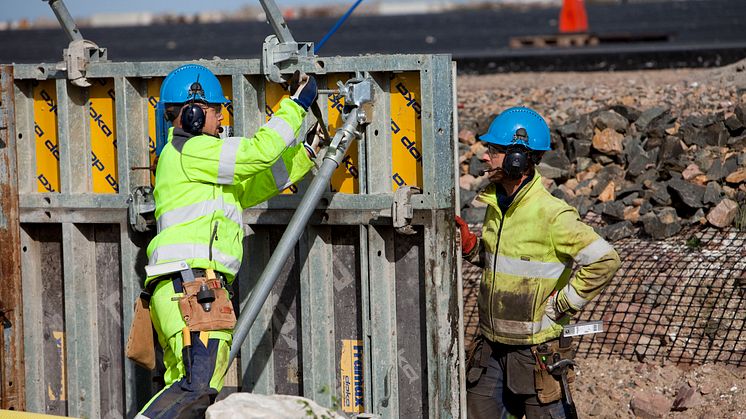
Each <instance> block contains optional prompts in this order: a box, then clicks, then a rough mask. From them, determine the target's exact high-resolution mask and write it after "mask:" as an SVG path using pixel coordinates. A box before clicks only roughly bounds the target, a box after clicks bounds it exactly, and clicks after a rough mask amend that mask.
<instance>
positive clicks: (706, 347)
mask: <svg viewBox="0 0 746 419" xmlns="http://www.w3.org/2000/svg"><path fill="white" fill-rule="evenodd" d="M614 247H615V248H616V249H617V251H618V252H619V254H620V256H621V259H622V266H621V268H620V269H619V271H618V272H617V274H616V275H615V276H614V278H613V280H612V282H611V283H610V285H609V286H608V287H607V288H606V290H604V292H603V293H602V294H601V295H600V296H598V297H597V298H596V299H595V300H594V301H592V302H591V303H590V304H589V305H588V306H586V308H585V309H584V310H583V311H582V312H581V314H580V316H579V318H578V319H577V320H578V321H588V320H603V321H604V330H605V332H604V333H598V334H595V335H586V336H582V337H581V338H579V339H578V356H579V357H598V358H600V357H608V358H612V357H618V358H624V359H637V360H640V361H643V360H644V361H653V360H663V359H666V360H669V361H671V362H675V363H681V364H692V363H697V364H699V363H705V362H708V363H726V364H730V365H736V366H746V329H745V327H744V326H746V324H745V323H746V232H743V231H738V230H737V229H735V228H731V229H726V230H718V229H715V228H711V227H703V226H694V227H689V228H686V229H684V230H683V231H682V232H680V233H679V234H677V235H676V236H675V237H671V238H669V239H666V240H663V241H653V240H647V239H641V238H637V237H635V238H627V239H622V240H619V241H617V242H615V243H614ZM463 266H464V269H463V278H464V298H465V306H464V308H465V310H464V314H465V317H466V318H465V325H466V342H467V348H468V347H469V344H470V342H471V340H472V339H473V336H474V334H475V333H476V332H477V329H478V322H479V319H478V311H477V296H478V293H479V280H480V278H481V270H480V269H479V268H476V267H474V266H472V265H470V264H469V263H464V265H463Z"/></svg>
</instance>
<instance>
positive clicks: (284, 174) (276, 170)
mask: <svg viewBox="0 0 746 419" xmlns="http://www.w3.org/2000/svg"><path fill="white" fill-rule="evenodd" d="M271 170H272V177H274V178H275V186H277V190H278V191H280V192H282V191H284V190H285V188H287V187H288V186H290V185H291V183H290V174H289V173H288V168H287V167H286V166H285V160H283V159H282V157H280V158H279V159H277V161H276V162H275V164H273V165H272V167H271Z"/></svg>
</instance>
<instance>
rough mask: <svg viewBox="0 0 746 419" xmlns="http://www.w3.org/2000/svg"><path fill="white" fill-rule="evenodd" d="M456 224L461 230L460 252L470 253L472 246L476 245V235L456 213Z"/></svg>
mask: <svg viewBox="0 0 746 419" xmlns="http://www.w3.org/2000/svg"><path fill="white" fill-rule="evenodd" d="M456 225H457V226H458V228H459V230H461V253H463V254H467V253H470V252H471V251H472V250H474V246H476V245H477V235H476V234H474V233H472V232H471V230H469V226H468V225H467V224H466V221H464V219H463V218H461V217H459V216H458V215H457V216H456Z"/></svg>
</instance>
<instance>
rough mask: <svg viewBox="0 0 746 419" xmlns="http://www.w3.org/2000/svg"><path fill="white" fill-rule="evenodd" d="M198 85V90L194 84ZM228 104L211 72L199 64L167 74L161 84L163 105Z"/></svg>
mask: <svg viewBox="0 0 746 419" xmlns="http://www.w3.org/2000/svg"><path fill="white" fill-rule="evenodd" d="M195 83H198V84H199V85H198V86H197V87H198V88H194V87H195V86H194V84H195ZM191 100H193V101H195V102H204V103H221V104H226V103H230V101H229V100H228V99H226V97H225V95H223V87H222V86H220V81H219V80H218V78H217V77H215V75H214V74H212V71H210V70H208V69H207V68H206V67H204V66H201V65H199V64H185V65H182V66H181V67H179V68H177V69H175V70H173V71H172V72H170V73H168V75H167V76H166V78H165V79H163V84H161V97H160V101H161V102H163V103H186V102H189V101H191Z"/></svg>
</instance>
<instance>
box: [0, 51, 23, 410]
mask: <svg viewBox="0 0 746 419" xmlns="http://www.w3.org/2000/svg"><path fill="white" fill-rule="evenodd" d="M14 93H15V90H14V86H13V67H12V66H2V67H0V100H1V104H0V243H2V245H0V278H3V286H2V287H0V321H1V322H2V328H3V330H2V338H3V340H2V343H0V352H1V353H0V355H2V359H1V360H0V367H1V368H2V373H1V374H0V375H1V377H0V378H1V379H2V383H0V400H1V402H0V406H2V408H4V409H11V408H12V409H17V410H23V409H24V408H25V400H24V394H23V391H24V388H25V383H24V381H25V376H24V358H23V353H24V348H23V301H22V283H21V230H20V220H19V212H18V178H17V176H18V174H17V171H18V162H17V160H16V144H17V139H16V131H15V128H14V127H15V109H14ZM21 136H22V135H21ZM20 139H22V138H18V140H20Z"/></svg>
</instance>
